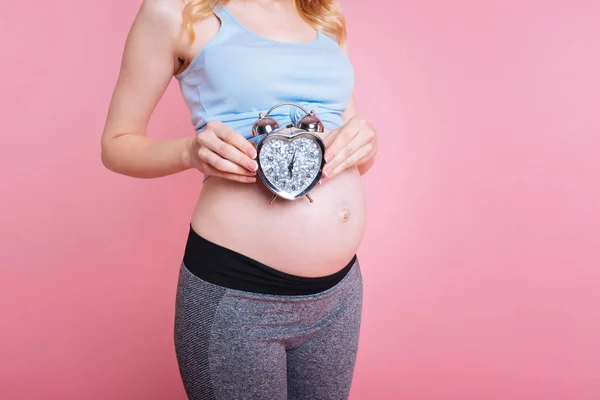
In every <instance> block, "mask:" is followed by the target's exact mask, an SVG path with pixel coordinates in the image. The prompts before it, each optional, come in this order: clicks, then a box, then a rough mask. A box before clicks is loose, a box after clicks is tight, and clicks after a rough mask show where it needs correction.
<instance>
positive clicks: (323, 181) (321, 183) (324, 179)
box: [319, 176, 327, 185]
mask: <svg viewBox="0 0 600 400" xmlns="http://www.w3.org/2000/svg"><path fill="white" fill-rule="evenodd" d="M325 182H327V177H326V176H325V177H323V178H321V180H320V181H319V185H323V184H324V183H325Z"/></svg>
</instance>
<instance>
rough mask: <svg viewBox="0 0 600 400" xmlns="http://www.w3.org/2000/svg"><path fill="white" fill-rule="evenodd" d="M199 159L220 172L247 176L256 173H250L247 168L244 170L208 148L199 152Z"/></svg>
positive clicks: (202, 148) (203, 148)
mask: <svg viewBox="0 0 600 400" xmlns="http://www.w3.org/2000/svg"><path fill="white" fill-rule="evenodd" d="M198 158H199V159H200V161H202V162H204V163H206V164H208V165H210V166H211V167H212V168H215V169H216V170H218V171H221V172H226V173H231V174H237V175H245V176H254V175H255V174H256V173H255V172H253V171H249V170H248V169H246V168H242V167H241V166H239V165H238V164H235V163H233V162H231V161H229V160H226V159H225V158H223V157H221V156H220V155H219V154H217V153H215V152H214V151H212V150H211V149H210V148H208V147H205V146H203V147H201V148H200V150H198Z"/></svg>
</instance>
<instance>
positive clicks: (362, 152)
mask: <svg viewBox="0 0 600 400" xmlns="http://www.w3.org/2000/svg"><path fill="white" fill-rule="evenodd" d="M371 152H372V148H371V146H369V145H367V146H362V147H360V148H358V150H356V151H355V152H354V153H352V154H350V155H349V156H348V157H347V158H345V159H344V160H343V161H342V162H341V163H340V164H339V165H338V166H337V167H336V168H335V169H333V170H332V171H331V172H330V173H329V174H328V175H327V176H326V177H327V180H330V179H333V178H334V177H336V176H337V175H339V174H340V173H342V172H343V171H345V170H346V169H348V168H350V167H352V166H354V165H358V164H359V163H360V162H361V161H362V160H363V159H364V158H368V157H369V156H370V154H371Z"/></svg>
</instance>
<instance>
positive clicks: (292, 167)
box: [288, 149, 296, 178]
mask: <svg viewBox="0 0 600 400" xmlns="http://www.w3.org/2000/svg"><path fill="white" fill-rule="evenodd" d="M295 159H296V150H295V149H294V155H293V156H292V161H291V162H290V165H288V171H289V172H290V178H291V177H292V170H293V169H294V160H295Z"/></svg>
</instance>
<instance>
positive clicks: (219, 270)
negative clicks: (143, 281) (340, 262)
mask: <svg viewBox="0 0 600 400" xmlns="http://www.w3.org/2000/svg"><path fill="white" fill-rule="evenodd" d="M356 261H357V256H356V255H354V256H353V257H352V260H350V262H349V263H348V264H347V265H346V266H344V267H343V268H342V269H340V270H339V271H337V272H335V273H333V274H331V275H326V276H319V277H304V276H298V275H292V274H288V273H285V272H283V271H279V270H277V269H275V268H272V267H269V266H268V265H265V264H263V263H261V262H259V261H256V260H254V259H252V258H250V257H248V256H246V255H244V254H241V253H238V252H236V251H234V250H231V249H228V248H226V247H223V246H221V245H218V244H216V243H213V242H211V241H209V240H207V239H205V238H203V237H202V236H200V235H198V233H196V232H195V231H194V229H193V228H192V226H191V225H190V231H189V235H188V239H187V243H186V247H185V253H184V256H183V263H184V265H185V267H186V268H187V269H188V270H189V271H190V272H191V273H192V274H193V275H195V276H197V277H198V278H200V279H202V280H205V281H207V282H210V283H213V284H215V285H219V286H224V287H227V288H231V289H237V290H244V291H248V292H255V293H264V294H279V295H306V294H315V293H319V292H321V291H324V290H327V289H329V288H332V287H333V286H335V285H336V284H338V283H339V282H340V281H341V280H342V279H343V278H344V276H346V274H347V273H348V272H349V271H350V269H351V268H352V266H353V265H354V263H355V262H356Z"/></svg>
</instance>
